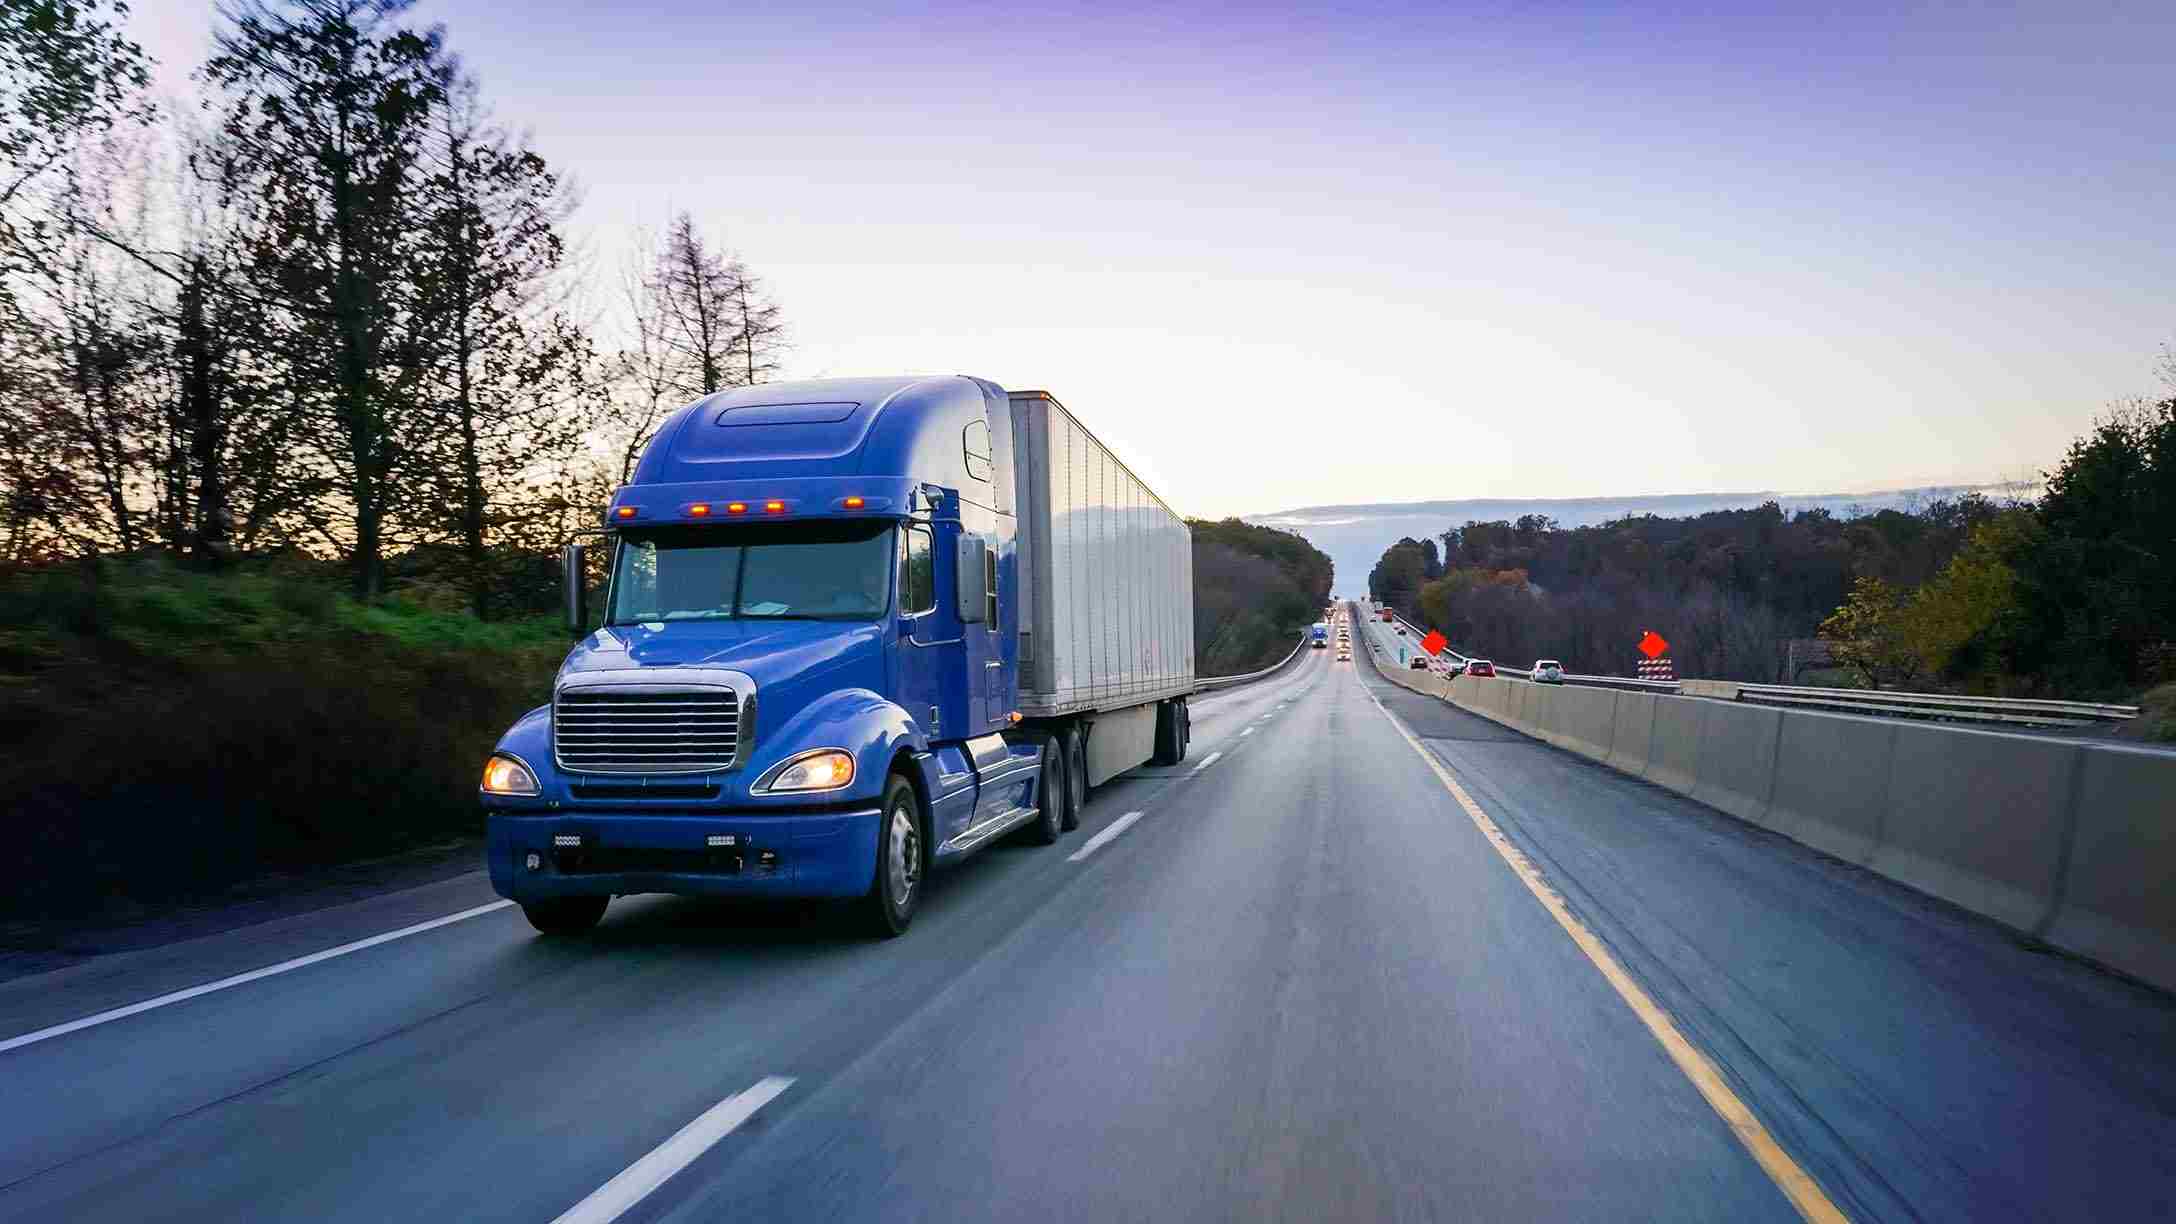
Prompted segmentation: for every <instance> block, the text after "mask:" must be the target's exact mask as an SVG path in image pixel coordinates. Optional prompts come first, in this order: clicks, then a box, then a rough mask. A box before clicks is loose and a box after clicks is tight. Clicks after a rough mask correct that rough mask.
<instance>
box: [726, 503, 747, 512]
mask: <svg viewBox="0 0 2176 1224" xmlns="http://www.w3.org/2000/svg"><path fill="white" fill-rule="evenodd" d="M725 512H726V513H727V514H746V513H748V503H747V502H727V503H725Z"/></svg>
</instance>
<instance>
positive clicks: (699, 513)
mask: <svg viewBox="0 0 2176 1224" xmlns="http://www.w3.org/2000/svg"><path fill="white" fill-rule="evenodd" d="M709 513H710V503H708V502H696V503H695V504H694V505H692V506H689V507H688V514H689V516H690V517H693V518H702V517H704V516H705V515H708V514H709Z"/></svg>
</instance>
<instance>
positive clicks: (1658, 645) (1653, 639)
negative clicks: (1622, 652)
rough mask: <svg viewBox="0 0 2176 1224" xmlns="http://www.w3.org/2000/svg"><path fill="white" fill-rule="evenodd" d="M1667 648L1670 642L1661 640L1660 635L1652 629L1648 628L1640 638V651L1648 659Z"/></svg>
mask: <svg viewBox="0 0 2176 1224" xmlns="http://www.w3.org/2000/svg"><path fill="white" fill-rule="evenodd" d="M1669 648H1670V644H1669V643H1668V642H1665V641H1663V640H1662V635H1661V634H1659V633H1656V632H1655V631H1654V630H1652V629H1649V630H1648V631H1647V633H1646V635H1645V636H1644V637H1642V638H1640V653H1641V654H1643V655H1646V656H1647V657H1648V658H1650V659H1652V658H1654V657H1656V656H1657V655H1660V654H1661V653H1662V652H1663V651H1665V650H1668V649H1669Z"/></svg>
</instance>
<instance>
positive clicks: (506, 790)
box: [478, 753, 544, 795]
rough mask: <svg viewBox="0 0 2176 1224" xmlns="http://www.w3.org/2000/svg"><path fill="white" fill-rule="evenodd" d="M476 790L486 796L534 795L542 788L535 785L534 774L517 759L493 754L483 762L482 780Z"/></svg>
mask: <svg viewBox="0 0 2176 1224" xmlns="http://www.w3.org/2000/svg"><path fill="white" fill-rule="evenodd" d="M478 789H480V790H482V791H483V793H485V794H487V795H536V794H542V793H543V791H544V788H543V787H541V786H539V785H537V781H536V773H535V771H534V770H531V769H530V768H529V767H528V766H527V765H526V764H524V763H523V762H522V761H521V759H520V758H519V757H511V756H507V755H505V754H503V753H493V754H492V755H491V759H490V760H488V761H485V762H484V780H483V781H482V782H481V783H479V784H478Z"/></svg>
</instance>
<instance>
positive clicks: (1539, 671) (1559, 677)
mask: <svg viewBox="0 0 2176 1224" xmlns="http://www.w3.org/2000/svg"><path fill="white" fill-rule="evenodd" d="M1527 679H1529V680H1532V681H1533V682H1534V683H1536V684H1562V683H1564V665H1563V664H1562V663H1559V662H1557V661H1556V660H1555V659H1536V660H1534V667H1533V670H1532V671H1529V672H1528V673H1527Z"/></svg>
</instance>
